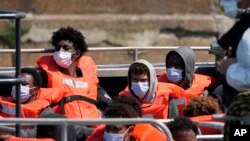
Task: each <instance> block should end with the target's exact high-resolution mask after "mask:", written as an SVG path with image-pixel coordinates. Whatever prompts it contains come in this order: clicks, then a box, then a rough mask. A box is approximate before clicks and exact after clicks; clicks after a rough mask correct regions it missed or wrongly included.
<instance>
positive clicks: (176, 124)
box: [167, 116, 199, 141]
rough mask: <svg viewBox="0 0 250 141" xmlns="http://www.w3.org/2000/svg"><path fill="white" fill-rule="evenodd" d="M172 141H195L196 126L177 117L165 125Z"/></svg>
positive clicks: (183, 118)
mask: <svg viewBox="0 0 250 141" xmlns="http://www.w3.org/2000/svg"><path fill="white" fill-rule="evenodd" d="M167 126H168V128H169V130H170V132H171V134H172V136H173V140H174V141H197V139H196V136H197V135H198V134H199V129H198V127H197V125H196V124H195V123H194V122H192V121H191V120H190V119H189V118H187V117H182V116H178V117H176V118H174V121H172V122H170V123H168V124H167Z"/></svg>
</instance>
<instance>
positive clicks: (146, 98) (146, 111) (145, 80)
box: [119, 60, 184, 119]
mask: <svg viewBox="0 0 250 141" xmlns="http://www.w3.org/2000/svg"><path fill="white" fill-rule="evenodd" d="M119 95H132V96H134V97H136V98H137V99H138V100H139V101H140V102H141V107H142V110H143V117H149V118H156V119H165V118H168V117H169V116H168V111H169V110H168V109H169V100H170V99H178V98H180V97H182V96H183V95H184V90H183V89H182V88H181V87H179V86H176V85H174V84H171V83H158V81H157V77H156V73H155V70H154V68H153V66H152V64H150V63H149V62H148V61H146V60H137V61H135V62H133V63H132V64H131V65H130V67H129V70H128V87H126V88H125V89H124V90H123V91H121V92H120V94H119Z"/></svg>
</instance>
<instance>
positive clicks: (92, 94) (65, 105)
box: [37, 27, 101, 118]
mask: <svg viewBox="0 0 250 141" xmlns="http://www.w3.org/2000/svg"><path fill="white" fill-rule="evenodd" d="M51 40H52V45H53V46H54V48H55V52H54V54H53V56H43V57H41V58H39V59H38V60H37V64H38V66H39V67H40V68H42V69H43V70H44V71H45V72H46V74H47V77H48V79H47V81H48V87H50V88H62V89H63V90H64V91H65V92H66V94H65V96H64V98H63V99H62V100H61V102H60V103H61V104H60V106H56V107H55V108H54V110H55V111H56V112H58V113H65V114H66V116H67V117H68V118H99V117H100V116H101V114H100V112H99V110H98V109H97V107H96V99H97V83H98V78H97V75H96V65H95V63H94V61H93V60H92V58H91V57H89V56H86V55H83V54H84V53H86V52H87V51H88V46H87V44H86V42H85V37H84V36H83V35H82V33H81V32H79V31H77V30H75V29H74V28H72V27H66V28H60V29H59V30H57V31H56V32H54V33H53V35H52V37H51Z"/></svg>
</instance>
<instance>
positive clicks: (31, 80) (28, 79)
mask: <svg viewBox="0 0 250 141" xmlns="http://www.w3.org/2000/svg"><path fill="white" fill-rule="evenodd" d="M20 75H21V76H22V77H24V78H25V81H26V82H27V83H29V84H33V83H34V77H33V76H32V75H31V74H28V73H21V74H20Z"/></svg>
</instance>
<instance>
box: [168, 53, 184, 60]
mask: <svg viewBox="0 0 250 141" xmlns="http://www.w3.org/2000/svg"><path fill="white" fill-rule="evenodd" d="M174 60H175V61H176V60H177V61H181V60H182V58H181V56H180V55H178V54H177V53H171V54H170V55H169V56H168V61H174Z"/></svg>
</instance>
